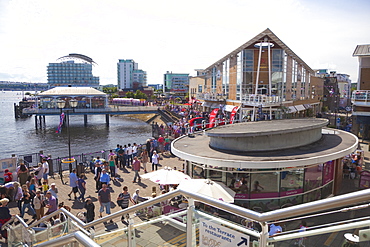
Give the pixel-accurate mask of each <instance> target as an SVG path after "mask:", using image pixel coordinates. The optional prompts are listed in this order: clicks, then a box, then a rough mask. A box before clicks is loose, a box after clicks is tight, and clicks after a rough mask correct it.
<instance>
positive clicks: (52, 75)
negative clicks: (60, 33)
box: [47, 53, 99, 88]
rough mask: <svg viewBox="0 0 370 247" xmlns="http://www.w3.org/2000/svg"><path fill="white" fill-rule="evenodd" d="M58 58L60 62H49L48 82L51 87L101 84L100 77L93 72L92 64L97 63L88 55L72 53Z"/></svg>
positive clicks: (96, 85) (94, 85) (95, 85)
mask: <svg viewBox="0 0 370 247" xmlns="http://www.w3.org/2000/svg"><path fill="white" fill-rule="evenodd" d="M58 60H59V61H60V62H59V63H49V65H48V66H47V73H48V84H50V86H51V87H57V86H67V85H71V86H79V87H81V86H83V87H84V86H86V87H95V88H96V87H98V86H99V77H97V76H93V74H92V65H93V64H96V63H95V62H94V61H93V60H92V59H91V58H89V57H88V56H85V55H81V54H75V53H71V54H69V55H67V56H64V57H60V58H58Z"/></svg>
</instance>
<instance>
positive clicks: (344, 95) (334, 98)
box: [315, 69, 351, 112]
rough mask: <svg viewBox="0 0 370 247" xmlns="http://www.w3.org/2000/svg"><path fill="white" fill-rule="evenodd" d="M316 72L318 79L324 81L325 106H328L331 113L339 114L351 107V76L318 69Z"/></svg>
mask: <svg viewBox="0 0 370 247" xmlns="http://www.w3.org/2000/svg"><path fill="white" fill-rule="evenodd" d="M315 72H316V73H315V74H316V76H317V77H320V78H323V79H324V90H323V106H327V107H328V108H329V110H330V111H331V112H337V111H339V110H344V109H345V108H346V107H347V106H350V105H351V102H350V94H351V80H350V79H349V75H346V74H338V73H337V72H336V71H330V72H329V71H328V70H327V69H318V70H315Z"/></svg>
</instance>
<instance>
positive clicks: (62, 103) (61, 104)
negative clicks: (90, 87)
mask: <svg viewBox="0 0 370 247" xmlns="http://www.w3.org/2000/svg"><path fill="white" fill-rule="evenodd" d="M68 104H69V107H70V108H72V112H74V109H75V108H76V107H77V104H78V101H77V100H75V99H71V100H69V101H68ZM57 105H58V108H59V109H60V110H61V111H62V109H63V108H64V107H65V105H66V102H65V101H64V100H58V101H57ZM70 112H71V110H70V109H66V113H67V114H66V115H67V116H66V117H67V135H68V160H62V163H68V164H69V172H72V163H73V162H74V161H75V160H74V159H72V157H71V133H70V131H69V114H70ZM63 161H64V162H63Z"/></svg>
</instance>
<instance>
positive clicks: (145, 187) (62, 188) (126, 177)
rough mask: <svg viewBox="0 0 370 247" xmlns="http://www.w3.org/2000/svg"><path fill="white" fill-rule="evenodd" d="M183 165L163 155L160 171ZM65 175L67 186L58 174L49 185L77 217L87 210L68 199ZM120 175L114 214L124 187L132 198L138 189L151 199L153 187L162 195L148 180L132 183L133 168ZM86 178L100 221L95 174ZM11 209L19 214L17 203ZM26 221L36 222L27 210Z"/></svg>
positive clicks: (114, 192) (114, 185) (66, 174)
mask: <svg viewBox="0 0 370 247" xmlns="http://www.w3.org/2000/svg"><path fill="white" fill-rule="evenodd" d="M182 164H183V161H182V160H179V159H178V158H177V157H173V156H170V155H163V160H160V165H161V166H160V167H158V169H161V168H163V167H165V166H167V167H171V168H175V167H176V169H178V170H181V169H182ZM147 170H148V172H150V171H151V164H149V163H148V164H147ZM63 174H64V179H63V180H64V182H67V184H65V185H63V184H62V182H61V180H60V177H59V175H58V174H55V176H54V178H51V177H50V178H49V185H50V184H51V183H55V184H56V187H57V188H58V191H59V193H58V200H59V203H60V202H64V205H67V206H69V207H71V213H72V214H74V215H76V214H77V213H78V212H81V211H83V212H85V211H86V210H85V209H84V203H82V202H80V201H78V200H74V197H73V194H72V199H70V198H69V197H68V194H69V193H70V191H71V187H70V186H69V184H68V182H69V172H68V171H65V172H64V173H63ZM140 174H141V175H143V174H144V170H143V169H141V171H140ZM118 175H119V179H117V181H115V182H113V181H112V182H111V185H110V189H111V191H112V197H111V198H112V203H111V212H112V213H114V212H117V211H119V210H121V207H119V206H118V205H117V203H116V199H117V197H118V195H119V194H120V193H121V192H122V188H123V187H124V186H127V187H128V189H129V193H130V195H131V196H132V195H133V193H134V192H135V190H136V189H140V196H142V197H150V196H151V194H152V187H156V190H157V194H158V195H159V194H160V188H159V185H158V184H156V183H154V182H151V181H150V180H148V179H141V182H140V183H133V182H132V181H133V177H134V172H133V171H132V170H131V168H128V169H123V170H119V172H118ZM86 177H87V179H86V188H87V191H86V194H85V198H91V199H92V201H93V202H94V204H95V219H98V218H99V208H100V205H99V202H98V195H97V193H95V180H94V174H93V173H91V172H89V170H88V171H87V173H86ZM131 205H132V204H131V203H130V206H131ZM9 208H10V210H11V213H12V214H19V210H18V208H17V205H16V203H15V202H11V203H9ZM105 215H106V214H105V212H104V213H103V216H105ZM24 219H25V220H26V223H27V224H30V223H31V222H34V220H33V219H32V216H31V215H29V214H28V213H27V210H26V213H25V215H24ZM121 225H122V223H120V222H119V224H118V227H120V226H121ZM0 242H1V241H0Z"/></svg>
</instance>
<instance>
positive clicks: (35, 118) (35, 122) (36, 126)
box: [35, 115, 37, 129]
mask: <svg viewBox="0 0 370 247" xmlns="http://www.w3.org/2000/svg"><path fill="white" fill-rule="evenodd" d="M35 128H36V129H37V116H36V115H35Z"/></svg>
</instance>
